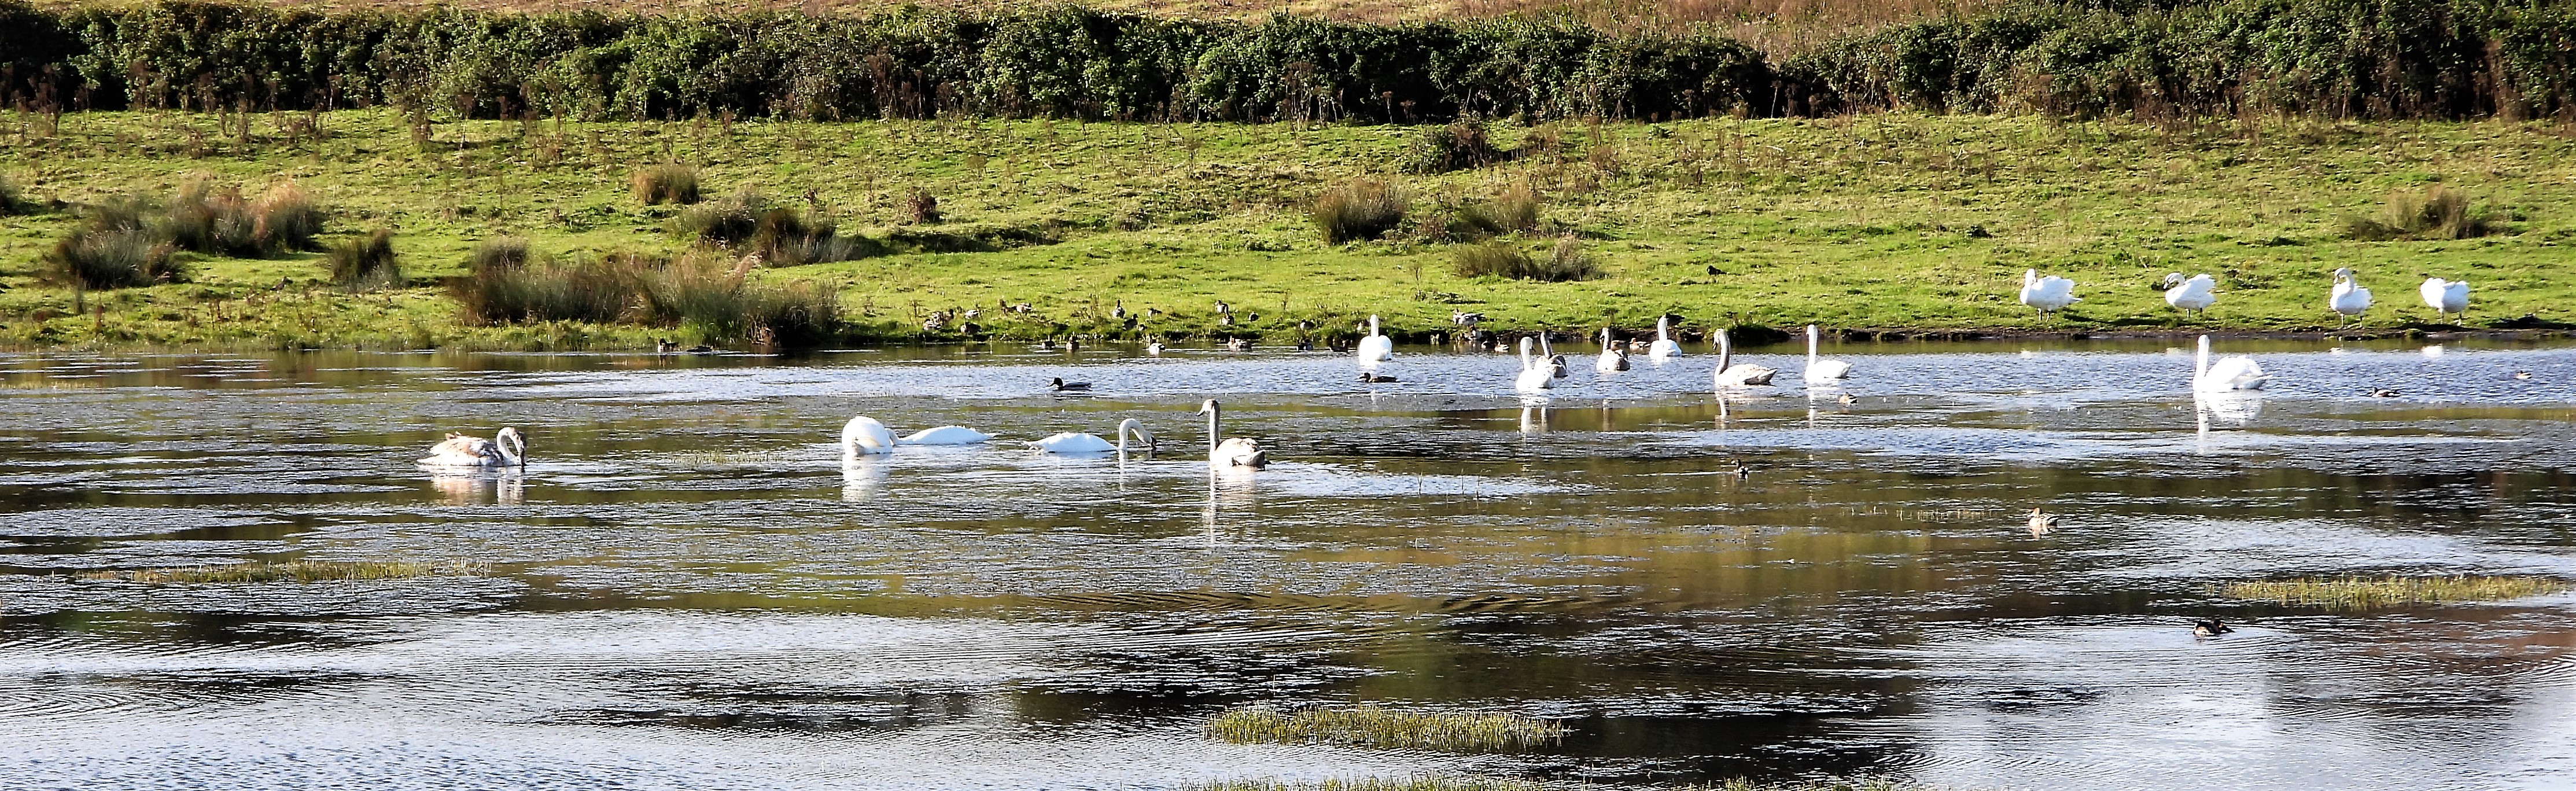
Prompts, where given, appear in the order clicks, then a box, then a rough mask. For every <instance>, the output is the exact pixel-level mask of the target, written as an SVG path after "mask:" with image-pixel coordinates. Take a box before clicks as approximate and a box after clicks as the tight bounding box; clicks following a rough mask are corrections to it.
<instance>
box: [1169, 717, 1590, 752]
mask: <svg viewBox="0 0 2576 791" xmlns="http://www.w3.org/2000/svg"><path fill="white" fill-rule="evenodd" d="M1204 730H1205V731H1206V733H1207V736H1208V738H1211V739H1217V740H1221V741H1228V742H1236V743H1252V742H1290V743H1297V742H1319V743H1327V744H1354V745H1363V746H1369V747H1398V748H1412V749H1425V750H1442V751H1447V752H1500V751H1507V750H1520V749H1526V748H1530V747H1535V746H1538V745H1542V744H1550V743H1554V742H1556V741H1557V740H1559V739H1562V738H1564V737H1565V726H1563V725H1560V724H1558V723H1555V722H1551V721H1548V720H1542V719H1538V718H1535V717H1524V716H1520V715H1517V714H1501V713H1490V712H1474V713H1452V712H1414V711H1400V710H1396V709H1390V708H1385V707H1382V706H1359V707H1355V708H1347V709H1330V708H1320V707H1318V708H1302V709H1296V710H1293V711H1282V710H1280V709H1276V708H1271V707H1267V706H1247V707H1242V708H1235V709H1228V710H1226V711H1225V712H1222V713H1219V714H1218V715H1216V716H1215V717H1213V718H1210V719H1209V720H1208V722H1207V725H1206V726H1205V728H1204Z"/></svg>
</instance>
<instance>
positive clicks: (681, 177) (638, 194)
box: [626, 163, 699, 206]
mask: <svg viewBox="0 0 2576 791" xmlns="http://www.w3.org/2000/svg"><path fill="white" fill-rule="evenodd" d="M626 183H627V186H629V187H632V188H633V189H634V192H635V200H636V201H638V202H641V203H643V204H644V205H646V206H652V205H655V204H662V203H670V204H679V205H686V204H692V203H696V202H698V200H699V195H698V169H697V168H695V167H691V166H688V165H682V164H677V163H672V164H664V165H649V166H646V167H640V168H636V169H635V172H634V174H633V175H630V176H627V178H626Z"/></svg>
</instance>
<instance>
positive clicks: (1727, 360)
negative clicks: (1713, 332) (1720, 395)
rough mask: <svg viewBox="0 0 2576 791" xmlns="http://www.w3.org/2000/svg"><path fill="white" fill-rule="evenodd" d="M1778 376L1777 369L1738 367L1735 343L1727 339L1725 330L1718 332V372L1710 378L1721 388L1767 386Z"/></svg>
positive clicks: (1758, 366) (1756, 366)
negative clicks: (1772, 378)
mask: <svg viewBox="0 0 2576 791" xmlns="http://www.w3.org/2000/svg"><path fill="white" fill-rule="evenodd" d="M1778 375H1780V370H1779V369H1777V368H1770V367H1765V366H1760V365H1749V364H1748V365H1736V364H1735V343H1734V342H1733V341H1731V340H1729V339H1728V338H1727V336H1726V331H1725V330H1718V331H1717V371H1716V372H1715V373H1713V374H1710V376H1712V377H1713V378H1714V379H1715V380H1716V382H1717V386H1718V387H1719V388H1721V389H1723V388H1728V387H1757V386H1761V385H1767V384H1770V383H1771V377H1774V376H1778Z"/></svg>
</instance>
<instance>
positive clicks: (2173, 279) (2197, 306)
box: [2164, 272, 2218, 318]
mask: <svg viewBox="0 0 2576 791" xmlns="http://www.w3.org/2000/svg"><path fill="white" fill-rule="evenodd" d="M2164 288H2165V304H2167V305H2172V306H2173V307H2174V309H2175V310H2188V311H2191V312H2192V315H2193V317H2194V318H2197V317H2199V315H2200V314H2201V313H2203V312H2205V311H2207V310H2209V306H2211V305H2215V304H2218V279H2217V278H2213V277H2210V276H2209V275H2208V274H2206V273H2202V274H2195V275H2192V276H2191V278H2190V279H2188V280H2186V279H2184V278H2183V276H2182V273H2181V272H2174V273H2171V274H2168V275H2165V282H2164Z"/></svg>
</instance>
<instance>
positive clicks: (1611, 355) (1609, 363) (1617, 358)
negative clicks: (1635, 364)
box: [1592, 327, 1628, 373]
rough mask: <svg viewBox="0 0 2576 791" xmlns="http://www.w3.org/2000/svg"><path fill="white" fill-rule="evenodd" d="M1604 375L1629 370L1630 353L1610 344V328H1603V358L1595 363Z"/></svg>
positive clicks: (1594, 365)
mask: <svg viewBox="0 0 2576 791" xmlns="http://www.w3.org/2000/svg"><path fill="white" fill-rule="evenodd" d="M1592 367H1594V368H1598V369H1600V370H1601V372H1602V373H1609V372H1611V371H1625V370H1628V353H1627V352H1625V351H1622V350H1620V348H1619V347H1618V346H1616V345H1614V344H1612V343H1611V342H1610V328H1608V327H1603V328H1601V358H1600V359H1599V360H1598V361H1596V362H1594V363H1593V366H1592Z"/></svg>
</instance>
